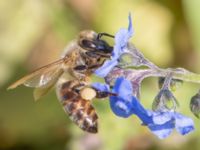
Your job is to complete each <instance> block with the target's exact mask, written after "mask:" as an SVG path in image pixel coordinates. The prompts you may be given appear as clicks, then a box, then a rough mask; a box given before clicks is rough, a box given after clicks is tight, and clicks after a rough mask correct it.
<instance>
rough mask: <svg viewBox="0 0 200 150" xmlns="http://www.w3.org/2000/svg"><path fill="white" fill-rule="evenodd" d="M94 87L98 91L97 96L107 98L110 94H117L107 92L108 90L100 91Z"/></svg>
mask: <svg viewBox="0 0 200 150" xmlns="http://www.w3.org/2000/svg"><path fill="white" fill-rule="evenodd" d="M93 89H94V90H95V91H96V98H100V99H103V98H107V97H109V96H117V94H116V93H112V92H107V91H99V90H97V89H95V88H93Z"/></svg>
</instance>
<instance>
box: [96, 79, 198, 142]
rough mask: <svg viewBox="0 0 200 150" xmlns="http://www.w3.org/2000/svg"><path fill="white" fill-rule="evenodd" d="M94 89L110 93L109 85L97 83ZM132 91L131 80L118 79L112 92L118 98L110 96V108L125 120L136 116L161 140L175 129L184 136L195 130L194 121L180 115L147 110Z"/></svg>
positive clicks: (171, 112)
mask: <svg viewBox="0 0 200 150" xmlns="http://www.w3.org/2000/svg"><path fill="white" fill-rule="evenodd" d="M93 87H95V88H96V89H98V90H100V91H106V92H109V91H110V89H109V86H108V85H107V84H100V83H95V84H93ZM132 91H133V87H132V84H131V82H130V81H129V80H127V79H125V78H124V77H120V78H117V79H116V81H115V84H114V86H113V89H112V92H113V93H116V94H117V96H110V107H111V109H112V111H113V112H114V114H115V115H117V116H119V117H123V118H127V117H129V116H131V115H136V116H137V117H138V118H140V120H141V121H142V125H144V126H147V127H148V128H149V129H150V130H151V131H152V132H153V133H154V134H155V135H156V136H158V137H159V138H160V139H164V138H166V137H168V136H169V135H170V134H171V133H172V131H173V130H174V128H175V129H176V130H177V131H178V133H180V134H182V135H185V134H187V133H190V132H191V131H193V130H194V123H193V120H192V119H191V118H188V117H186V116H183V115H182V114H180V113H177V112H173V111H170V110H169V111H163V112H161V111H150V110H146V109H145V108H144V107H143V106H142V105H141V103H140V101H138V99H137V98H136V97H134V96H133V94H132ZM165 110H166V109H165Z"/></svg>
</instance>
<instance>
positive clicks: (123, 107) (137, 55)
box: [92, 15, 200, 139]
mask: <svg viewBox="0 0 200 150" xmlns="http://www.w3.org/2000/svg"><path fill="white" fill-rule="evenodd" d="M133 33H134V30H133V27H132V20H131V15H129V26H128V29H124V28H123V29H120V30H119V31H118V32H117V33H116V35H115V45H114V51H113V53H112V57H111V59H110V60H107V61H106V62H105V63H104V65H103V66H102V67H101V68H99V69H98V70H96V72H95V73H96V75H97V76H100V77H103V78H104V79H105V84H103V83H94V84H92V86H93V87H94V88H95V89H97V90H99V91H102V92H111V93H115V94H116V95H112V96H110V97H109V102H110V107H111V109H112V111H113V113H114V114H115V115H117V116H119V117H123V118H127V117H130V116H131V115H136V116H137V117H138V118H139V119H140V120H141V121H142V125H144V126H146V127H148V128H149V129H150V131H151V132H152V133H154V134H155V135H156V136H158V137H159V138H161V139H163V138H166V137H168V136H169V135H170V134H171V133H172V131H173V129H176V131H177V132H178V133H180V134H182V135H185V134H188V133H190V132H191V131H193V130H194V123H193V120H192V119H191V118H189V117H186V116H184V115H182V114H181V113H178V112H176V107H178V101H177V100H176V98H175V96H174V95H173V94H172V92H171V86H172V83H173V86H174V85H176V81H182V80H186V81H191V80H194V78H195V77H196V80H197V79H199V76H198V75H196V74H194V73H191V72H189V71H187V70H185V69H183V68H177V69H171V68H168V69H161V68H159V67H157V66H156V65H155V64H153V63H152V62H151V61H149V60H148V59H146V58H145V57H144V56H143V54H142V53H141V52H140V51H139V50H138V49H137V48H135V47H134V45H133V44H131V43H130V42H129V39H130V38H131V37H132V35H133ZM124 55H127V56H129V58H131V61H130V62H128V63H127V62H126V60H125V61H124V60H123V61H122V57H123V56H124ZM127 66H133V67H134V68H136V69H128V68H127ZM138 66H146V67H147V69H141V68H137V67H138ZM150 76H155V77H160V78H162V80H159V84H160V91H159V93H158V95H157V96H156V97H155V99H154V101H153V104H152V110H150V109H146V108H144V107H143V105H142V104H141V102H140V101H139V97H140V86H141V81H142V80H143V79H144V78H147V77H150ZM189 76H190V77H191V76H193V77H194V78H189ZM196 80H195V81H196ZM192 82H194V81H192ZM198 82H199V81H198ZM110 87H112V88H110ZM199 95H200V94H197V95H196V96H194V97H193V98H192V100H191V103H190V108H191V111H192V112H193V113H194V114H195V115H198V114H199V113H200V96H199ZM170 103H172V106H171V104H170Z"/></svg>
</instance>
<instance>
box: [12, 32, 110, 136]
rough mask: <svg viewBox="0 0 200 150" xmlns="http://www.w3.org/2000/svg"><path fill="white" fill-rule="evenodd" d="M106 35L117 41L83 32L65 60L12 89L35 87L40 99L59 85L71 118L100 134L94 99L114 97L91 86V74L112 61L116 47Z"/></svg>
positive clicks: (64, 57)
mask: <svg viewBox="0 0 200 150" xmlns="http://www.w3.org/2000/svg"><path fill="white" fill-rule="evenodd" d="M102 36H108V37H112V38H114V36H112V35H110V34H107V33H99V34H97V33H96V32H94V31H92V30H84V31H82V32H80V34H79V36H78V38H77V40H74V41H72V42H71V43H70V44H69V45H68V46H67V47H66V48H65V50H64V53H63V54H62V56H61V59H59V60H57V61H55V62H53V63H50V64H48V65H46V66H43V67H41V68H39V69H37V70H35V71H33V72H32V73H30V74H29V75H27V76H25V77H23V78H21V79H19V80H18V81H16V82H15V83H13V84H12V85H10V86H9V87H8V89H13V88H16V87H17V86H19V85H22V84H23V85H25V86H27V87H34V88H35V90H34V98H35V100H37V99H39V98H41V97H42V96H43V95H45V94H46V93H47V92H48V91H49V90H50V89H52V88H53V87H54V85H55V86H56V93H57V97H58V99H59V101H60V103H61V104H62V105H63V108H64V110H65V112H66V113H67V114H68V115H69V117H70V119H71V120H72V121H73V122H74V123H75V124H76V125H78V126H79V127H80V128H81V129H82V130H84V131H86V132H90V133H97V132H98V123H97V120H98V116H97V113H96V111H95V109H94V107H93V106H92V103H91V99H92V98H94V97H96V98H103V97H106V96H107V95H109V94H111V93H105V92H99V91H97V90H96V89H94V88H92V87H90V86H89V85H90V82H89V77H90V76H91V74H92V73H94V71H95V70H96V69H97V68H99V67H101V66H102V65H103V63H104V61H105V60H106V59H109V58H110V56H111V53H112V51H113V47H112V46H110V45H109V44H108V43H107V42H106V41H105V40H102V38H101V37H102ZM85 91H87V93H85ZM88 91H89V92H88Z"/></svg>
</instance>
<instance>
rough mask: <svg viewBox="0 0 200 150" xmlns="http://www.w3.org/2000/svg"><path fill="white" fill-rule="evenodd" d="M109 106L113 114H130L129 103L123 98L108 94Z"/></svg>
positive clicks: (120, 115)
mask: <svg viewBox="0 0 200 150" xmlns="http://www.w3.org/2000/svg"><path fill="white" fill-rule="evenodd" d="M110 107H111V109H112V111H113V112H114V114H115V115H117V116H119V117H123V118H127V117H129V116H130V115H132V108H131V103H127V102H125V101H124V99H123V98H121V97H117V96H110Z"/></svg>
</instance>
